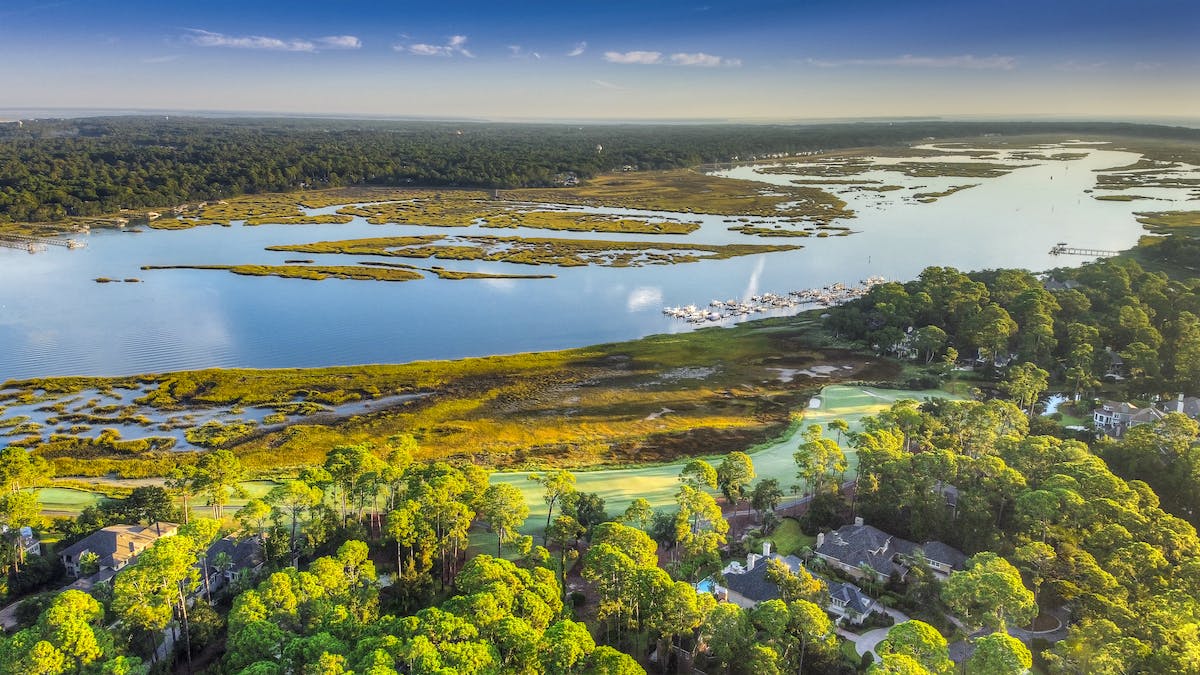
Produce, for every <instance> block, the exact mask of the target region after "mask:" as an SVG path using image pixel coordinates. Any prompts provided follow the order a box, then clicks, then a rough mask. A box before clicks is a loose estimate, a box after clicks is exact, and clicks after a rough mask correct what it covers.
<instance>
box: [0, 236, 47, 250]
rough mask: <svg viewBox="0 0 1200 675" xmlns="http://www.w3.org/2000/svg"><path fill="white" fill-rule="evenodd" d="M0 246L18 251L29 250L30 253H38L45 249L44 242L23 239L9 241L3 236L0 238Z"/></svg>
mask: <svg viewBox="0 0 1200 675" xmlns="http://www.w3.org/2000/svg"><path fill="white" fill-rule="evenodd" d="M0 246H2V247H4V248H15V249H17V250H20V251H29V252H30V253H40V252H42V251H45V250H46V245H45V244H38V243H34V242H25V241H10V240H8V239H3V238H0Z"/></svg>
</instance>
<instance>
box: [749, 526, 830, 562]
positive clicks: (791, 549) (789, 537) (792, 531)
mask: <svg viewBox="0 0 1200 675" xmlns="http://www.w3.org/2000/svg"><path fill="white" fill-rule="evenodd" d="M764 541H770V542H771V550H772V551H774V552H775V553H778V554H779V555H794V554H796V553H797V552H799V551H800V549H802V548H804V547H805V546H810V547H811V546H815V545H816V543H817V538H816V537H812V536H809V535H807V534H804V532H803V531H801V529H800V521H798V520H796V519H795V518H784V519H783V520H782V521H780V523H779V526H778V527H776V528H775V531H774V532H772V533H771V535H770V536H768V537H763V538H762V539H759V540H757V541H756V542H754V546H753V547H752V550H754V551H761V550H762V542H764Z"/></svg>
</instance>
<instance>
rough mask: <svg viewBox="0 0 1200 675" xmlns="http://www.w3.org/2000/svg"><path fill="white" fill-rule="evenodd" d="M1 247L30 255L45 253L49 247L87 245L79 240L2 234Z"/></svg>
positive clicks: (0, 237)
mask: <svg viewBox="0 0 1200 675" xmlns="http://www.w3.org/2000/svg"><path fill="white" fill-rule="evenodd" d="M0 246H5V247H7V248H16V249H25V250H28V251H29V252H30V253H37V252H38V251H45V250H46V247H47V246H62V247H63V248H83V247H84V246H87V244H86V243H84V242H82V241H79V240H78V239H56V238H54V237H31V236H28V235H24V234H0Z"/></svg>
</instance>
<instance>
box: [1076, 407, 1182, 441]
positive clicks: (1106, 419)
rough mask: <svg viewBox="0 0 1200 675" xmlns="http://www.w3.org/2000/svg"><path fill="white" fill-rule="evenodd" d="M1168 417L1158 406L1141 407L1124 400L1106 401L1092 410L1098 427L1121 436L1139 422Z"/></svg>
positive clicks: (1147, 422)
mask: <svg viewBox="0 0 1200 675" xmlns="http://www.w3.org/2000/svg"><path fill="white" fill-rule="evenodd" d="M1164 417H1166V413H1165V412H1163V411H1161V410H1159V409H1158V408H1139V407H1137V406H1135V405H1133V404H1132V403H1125V402H1123V401H1104V402H1103V403H1101V404H1100V405H1099V406H1098V407H1097V408H1096V409H1095V410H1093V411H1092V423H1093V424H1095V425H1096V429H1097V430H1099V431H1101V432H1103V433H1105V434H1108V435H1109V436H1115V437H1117V438H1120V437H1121V436H1124V435H1125V432H1126V431H1129V429H1130V428H1132V427H1136V426H1137V425H1139V424H1153V423H1154V422H1157V421H1159V420H1161V419H1162V418H1164Z"/></svg>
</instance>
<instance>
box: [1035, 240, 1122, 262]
mask: <svg viewBox="0 0 1200 675" xmlns="http://www.w3.org/2000/svg"><path fill="white" fill-rule="evenodd" d="M1119 254H1120V251H1106V250H1104V249H1102V248H1076V247H1074V246H1068V245H1067V242H1065V241H1060V242H1058V243H1057V244H1055V245H1054V247H1053V248H1051V249H1050V255H1083V256H1087V257H1089V258H1111V257H1113V256H1115V255H1119Z"/></svg>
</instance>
